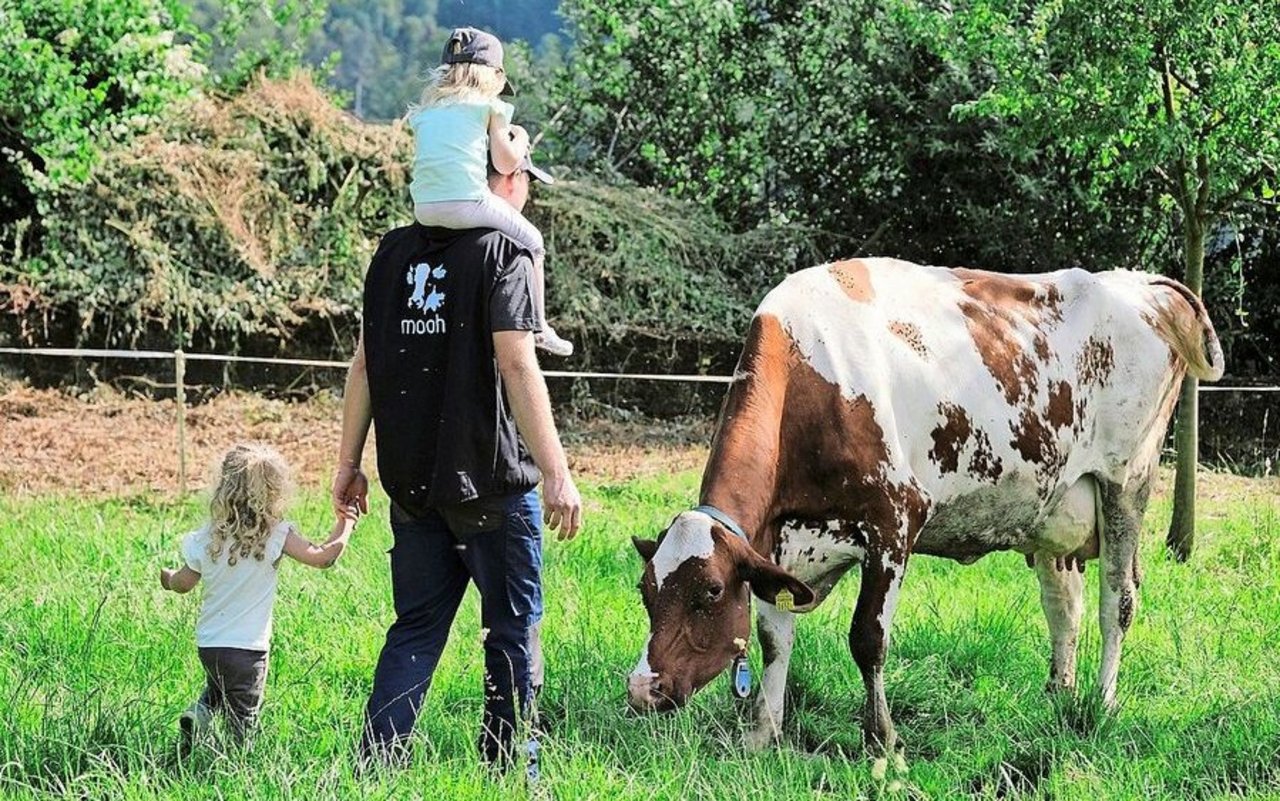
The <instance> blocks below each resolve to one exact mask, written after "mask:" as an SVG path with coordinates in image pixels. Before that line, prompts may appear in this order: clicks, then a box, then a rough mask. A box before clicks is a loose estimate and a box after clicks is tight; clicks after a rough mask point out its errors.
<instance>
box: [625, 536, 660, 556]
mask: <svg viewBox="0 0 1280 801" xmlns="http://www.w3.org/2000/svg"><path fill="white" fill-rule="evenodd" d="M631 544H632V545H634V546H636V553H638V554H640V558H641V559H643V560H644V561H646V562H652V561H653V555H654V554H655V553H657V551H658V541H657V540H642V539H640V538H639V537H632V538H631Z"/></svg>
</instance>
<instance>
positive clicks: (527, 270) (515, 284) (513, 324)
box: [489, 255, 542, 331]
mask: <svg viewBox="0 0 1280 801" xmlns="http://www.w3.org/2000/svg"><path fill="white" fill-rule="evenodd" d="M489 320H490V328H491V330H493V331H541V330H542V321H541V320H539V319H538V313H537V306H536V305H534V302H533V261H532V260H531V259H530V258H529V257H528V256H524V255H520V256H517V257H516V258H515V259H512V261H511V263H510V265H509V266H508V267H507V268H506V269H505V270H501V271H500V272H499V273H498V276H497V279H496V280H495V281H494V283H493V294H492V295H490V296H489Z"/></svg>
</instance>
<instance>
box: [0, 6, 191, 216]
mask: <svg viewBox="0 0 1280 801" xmlns="http://www.w3.org/2000/svg"><path fill="white" fill-rule="evenodd" d="M190 32H191V29H190V28H189V27H188V26H187V24H186V23H185V22H184V21H183V14H182V12H181V11H180V10H177V9H176V8H175V4H174V3H172V2H169V0H0V52H3V53H4V57H3V58H0V159H2V161H0V209H3V211H0V224H3V223H10V222H12V221H14V220H18V219H22V218H24V217H28V216H30V214H31V213H32V212H33V211H34V197H35V194H36V193H37V192H38V191H39V189H40V188H41V187H44V186H46V185H47V186H53V187H60V186H63V185H65V184H67V183H69V182H79V181H83V180H84V179H85V178H86V176H87V175H88V173H89V171H90V169H91V168H92V167H93V165H94V164H95V162H96V161H97V157H98V154H99V152H100V150H101V149H102V148H103V147H104V146H106V145H107V144H108V143H110V142H113V141H120V140H122V139H124V138H126V137H128V136H129V135H132V134H134V133H136V132H138V131H141V130H146V129H147V128H149V127H151V126H152V125H154V124H156V121H157V119H158V118H159V116H160V115H161V113H162V112H166V111H168V110H170V109H171V108H172V107H173V105H174V104H175V103H177V102H179V101H182V100H184V99H186V98H188V97H190V96H191V94H192V90H193V88H194V86H195V85H196V84H197V82H198V80H199V77H200V75H201V72H202V69H201V67H200V66H199V65H198V64H196V63H195V62H194V61H193V60H192V57H191V51H190V48H189V47H188V46H187V45H184V44H181V43H180V42H181V40H182V39H183V37H184V36H185V35H187V34H189V33H190Z"/></svg>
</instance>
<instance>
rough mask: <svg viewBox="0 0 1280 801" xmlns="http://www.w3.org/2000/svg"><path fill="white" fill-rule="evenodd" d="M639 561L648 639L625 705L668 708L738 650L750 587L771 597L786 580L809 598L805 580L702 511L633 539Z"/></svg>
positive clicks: (797, 595) (798, 601) (801, 598)
mask: <svg viewBox="0 0 1280 801" xmlns="http://www.w3.org/2000/svg"><path fill="white" fill-rule="evenodd" d="M632 542H633V543H634V544H635V547H636V550H637V551H639V553H640V556H641V557H642V558H643V559H644V561H645V566H644V575H643V576H641V579H640V593H641V595H642V596H643V598H644V605H645V609H646V610H647V611H648V613H649V641H648V642H646V643H645V646H644V651H643V652H641V654H640V662H639V664H637V665H636V669H635V670H634V671H633V672H632V673H631V676H630V678H629V679H628V682H627V696H628V701H629V702H630V704H631V706H632V707H633V708H635V709H638V710H641V711H646V712H649V711H664V710H670V709H675V708H676V707H679V706H681V705H683V704H684V703H685V701H687V700H688V699H689V696H691V695H693V694H694V693H695V692H696V691H698V690H699V689H701V688H702V687H703V686H704V685H706V684H707V682H709V681H711V680H712V679H713V678H715V677H716V675H717V674H718V673H720V671H722V670H724V669H725V667H727V666H728V665H729V662H730V661H732V659H733V658H734V657H735V656H737V655H738V654H739V653H741V652H742V648H743V645H742V644H743V643H745V642H746V640H747V637H748V636H749V634H750V618H749V614H748V613H749V611H750V606H751V604H750V593H752V592H754V593H755V594H756V595H758V596H759V597H760V598H762V599H764V600H766V601H768V602H770V603H773V601H774V599H775V598H776V597H777V595H778V592H779V590H781V589H783V588H786V589H787V590H789V591H790V592H791V594H792V596H793V597H794V599H795V605H796V606H803V605H805V604H808V603H811V602H812V601H813V590H811V589H809V587H808V586H806V585H805V583H804V582H802V581H800V580H799V579H797V578H796V577H794V576H792V575H791V574H790V573H787V572H786V571H785V570H783V569H782V568H780V567H778V566H777V565H775V564H773V563H772V562H770V561H769V560H767V559H765V558H764V557H762V556H760V555H759V554H758V553H756V552H755V550H753V549H752V548H751V546H750V545H748V544H747V543H746V542H745V541H743V540H742V539H740V538H738V537H736V536H734V535H733V534H732V533H730V532H729V531H728V530H726V529H725V528H724V527H722V526H721V525H720V524H718V523H716V522H715V521H713V520H712V519H711V518H710V517H708V516H707V515H705V514H703V513H702V512H685V513H683V514H681V515H680V516H679V517H677V518H676V519H675V520H673V521H672V522H671V525H670V526H668V527H667V530H666V531H664V532H663V533H662V534H661V535H660V536H659V537H658V539H657V540H656V541H654V540H641V539H632Z"/></svg>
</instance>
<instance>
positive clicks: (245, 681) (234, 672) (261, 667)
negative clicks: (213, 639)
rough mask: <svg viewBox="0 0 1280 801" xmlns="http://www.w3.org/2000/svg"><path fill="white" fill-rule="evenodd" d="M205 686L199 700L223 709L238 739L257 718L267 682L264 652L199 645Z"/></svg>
mask: <svg viewBox="0 0 1280 801" xmlns="http://www.w3.org/2000/svg"><path fill="white" fill-rule="evenodd" d="M199 650H200V664H201V665H203V666H204V674H205V688H204V692H203V693H202V694H201V695H200V704H202V705H203V706H205V707H206V708H207V709H208V710H209V711H210V712H217V711H219V710H221V711H222V713H223V714H224V715H226V718H227V725H228V727H230V729H231V732H232V734H234V735H235V736H236V738H237V739H243V738H244V736H245V734H246V733H247V732H248V731H249V730H250V729H252V728H253V727H254V725H255V724H256V723H257V722H258V710H259V709H261V708H262V691H263V689H265V687H266V684H267V652H266V651H249V650H246V649H244V648H201V649H199Z"/></svg>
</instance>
